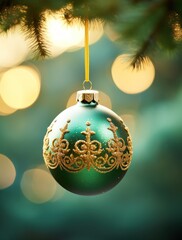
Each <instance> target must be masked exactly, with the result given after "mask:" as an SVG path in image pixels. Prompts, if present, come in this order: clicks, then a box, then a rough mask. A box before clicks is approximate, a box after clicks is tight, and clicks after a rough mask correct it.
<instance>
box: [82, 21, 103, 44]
mask: <svg viewBox="0 0 182 240" xmlns="http://www.w3.org/2000/svg"><path fill="white" fill-rule="evenodd" d="M82 28H83V33H84V25H82ZM103 33H104V29H103V23H102V22H101V21H98V20H97V21H93V22H90V23H89V45H92V44H94V43H96V42H98V41H99V40H100V39H101V37H102V36H103ZM84 40H85V36H84V34H83V35H82V40H81V42H80V43H79V44H78V46H80V47H84V45H85V41H84Z"/></svg>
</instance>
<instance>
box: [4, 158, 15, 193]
mask: <svg viewBox="0 0 182 240" xmlns="http://www.w3.org/2000/svg"><path fill="white" fill-rule="evenodd" d="M15 177H16V170H15V167H14V164H13V163H12V161H11V160H10V159H9V158H8V157H6V156H5V155H3V154H0V189H4V188H8V187H9V186H11V185H12V184H13V183H14V181H15Z"/></svg>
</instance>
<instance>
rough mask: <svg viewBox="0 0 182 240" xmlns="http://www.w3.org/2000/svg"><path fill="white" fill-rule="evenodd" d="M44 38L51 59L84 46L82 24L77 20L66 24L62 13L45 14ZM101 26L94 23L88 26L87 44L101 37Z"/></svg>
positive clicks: (99, 23)
mask: <svg viewBox="0 0 182 240" xmlns="http://www.w3.org/2000/svg"><path fill="white" fill-rule="evenodd" d="M45 26H46V32H45V38H46V39H47V42H48V49H49V51H50V55H51V56H52V57H56V56H58V55H60V54H61V53H63V52H65V51H76V50H78V49H80V48H82V47H83V46H84V24H83V23H81V22H80V21H79V20H74V22H72V23H70V24H68V23H67V22H66V20H64V16H63V15H62V13H59V14H58V13H56V14H49V13H47V14H46V24H45ZM103 32H104V31H103V24H102V23H101V22H100V21H94V22H92V23H91V24H90V26H89V44H90V45H91V44H93V43H95V42H97V41H98V40H99V39H100V38H101V37H102V35H103Z"/></svg>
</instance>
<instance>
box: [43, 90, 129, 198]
mask: <svg viewBox="0 0 182 240" xmlns="http://www.w3.org/2000/svg"><path fill="white" fill-rule="evenodd" d="M43 156H44V160H45V163H46V165H47V167H48V168H49V170H50V172H51V174H52V175H53V177H54V178H55V180H56V181H57V182H58V183H59V184H60V185H61V186H62V187H64V188H65V189H67V190H68V191H70V192H73V193H76V194H81V195H95V194H99V193H103V192H106V191H108V190H110V189H111V188H113V187H114V186H116V185H117V184H118V183H119V182H120V181H121V179H122V178H123V177H124V175H125V173H126V171H127V170H128V168H129V166H130V163H131V158H132V142H131V137H130V135H129V132H128V128H127V127H126V126H125V125H124V123H123V121H122V119H121V118H120V117H119V116H118V115H117V114H115V113H114V112H113V111H111V110H110V109H108V108H106V107H104V106H102V105H100V104H98V92H97V91H94V90H83V91H78V92H77V104H75V105H74V106H72V107H70V108H68V109H66V110H64V111H63V112H61V113H60V114H59V115H58V116H57V117H56V118H55V119H54V120H53V122H52V123H51V125H50V126H49V127H48V129H47V133H46V135H45V137H44V145H43Z"/></svg>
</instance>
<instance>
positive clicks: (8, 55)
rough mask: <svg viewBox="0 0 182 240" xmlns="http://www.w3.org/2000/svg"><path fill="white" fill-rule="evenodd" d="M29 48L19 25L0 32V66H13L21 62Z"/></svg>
mask: <svg viewBox="0 0 182 240" xmlns="http://www.w3.org/2000/svg"><path fill="white" fill-rule="evenodd" d="M29 51H30V49H29V47H28V42H27V41H26V38H25V35H24V34H23V33H22V32H21V30H20V28H19V27H15V28H13V29H10V30H9V31H8V32H7V33H1V34H0V67H5V68H8V67H13V66H15V65H18V64H20V63H21V62H23V61H24V60H25V59H26V57H27V56H28V53H29Z"/></svg>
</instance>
